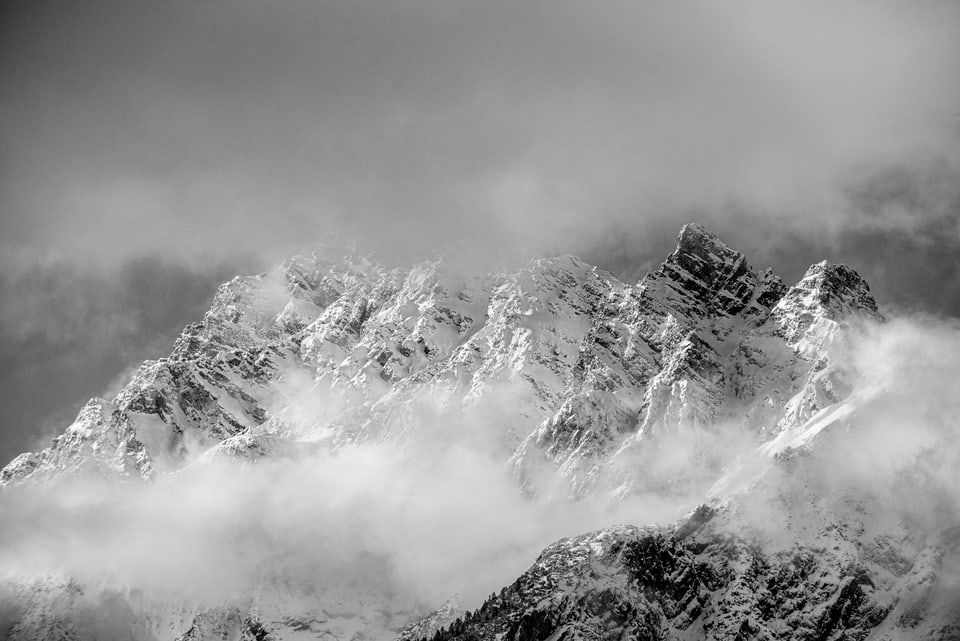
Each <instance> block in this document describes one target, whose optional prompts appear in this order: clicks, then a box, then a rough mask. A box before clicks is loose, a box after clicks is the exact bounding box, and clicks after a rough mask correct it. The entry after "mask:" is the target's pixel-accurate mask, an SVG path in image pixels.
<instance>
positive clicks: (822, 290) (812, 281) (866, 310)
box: [789, 260, 879, 316]
mask: <svg viewBox="0 0 960 641" xmlns="http://www.w3.org/2000/svg"><path fill="white" fill-rule="evenodd" d="M801 293H803V294H805V295H806V296H809V297H811V298H812V299H813V300H815V301H816V303H817V304H819V305H820V306H821V307H823V308H824V310H826V312H827V313H828V314H829V315H832V316H841V315H844V314H849V313H851V312H858V313H862V314H868V315H871V316H877V315H878V314H879V312H878V309H877V301H876V300H874V298H873V295H872V294H871V293H870V286H869V285H868V284H867V281H865V280H864V279H863V277H862V276H860V274H858V273H857V272H856V271H855V270H854V269H852V268H850V267H847V266H846V265H842V264H831V263H828V262H827V261H826V260H822V261H820V262H819V263H815V264H813V265H811V266H810V268H809V269H808V270H807V272H806V273H805V274H804V275H803V278H801V279H800V282H799V283H797V284H796V286H795V287H793V288H791V291H790V292H789V294H790V295H799V294H801Z"/></svg>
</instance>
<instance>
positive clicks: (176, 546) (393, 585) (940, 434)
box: [0, 317, 960, 625]
mask: <svg viewBox="0 0 960 641" xmlns="http://www.w3.org/2000/svg"><path fill="white" fill-rule="evenodd" d="M836 350H837V351H836V352H835V353H834V358H835V359H837V362H839V363H840V364H841V366H842V367H843V368H844V369H845V370H846V372H847V374H846V375H847V376H849V377H850V381H851V382H852V390H853V391H852V393H851V396H850V397H849V402H851V403H853V404H854V407H855V411H854V412H853V414H852V415H851V416H850V419H849V420H847V421H844V422H842V423H838V424H834V425H831V426H830V427H828V428H827V429H826V430H824V431H823V432H821V433H820V434H819V435H818V436H817V437H816V438H815V439H814V440H812V441H808V445H809V444H812V445H811V447H813V449H812V452H813V454H812V456H811V455H801V457H800V461H801V462H800V464H799V465H800V467H797V465H794V464H790V463H789V462H784V463H780V464H778V465H776V466H774V467H773V468H771V469H768V471H767V472H766V476H765V477H762V479H761V481H762V482H761V485H759V486H757V485H754V486H753V487H752V489H751V490H750V491H751V492H756V497H755V498H751V495H749V494H748V495H746V496H745V497H744V499H743V501H742V504H741V507H740V510H741V512H740V515H741V517H742V518H744V519H746V520H745V521H744V523H746V524H748V525H752V526H753V527H755V528H756V531H757V532H760V533H761V534H762V535H764V536H765V537H766V539H767V541H768V542H769V543H770V544H771V545H773V546H775V547H776V546H786V547H787V548H791V547H792V546H795V545H796V544H797V543H798V542H801V543H802V542H806V543H808V544H810V543H812V542H814V541H815V539H816V537H817V536H821V535H822V534H821V528H820V527H819V526H818V525H817V526H815V527H813V528H807V529H805V526H804V525H803V523H804V518H806V517H805V516H804V515H807V516H810V517H811V518H813V519H814V520H815V521H816V523H819V522H820V521H819V519H821V518H823V517H824V516H825V515H831V514H845V515H846V518H849V517H850V515H851V514H854V515H855V512H854V513H851V512H850V506H851V500H853V501H854V503H857V502H859V503H861V504H865V503H864V502H867V503H869V502H871V501H873V502H874V503H875V505H878V506H879V505H882V506H883V509H879V510H874V509H870V510H867V511H866V512H865V513H863V517H862V518H864V519H865V521H864V523H865V524H866V525H865V527H866V528H867V529H866V534H865V536H872V535H875V534H877V533H883V532H903V530H901V529H898V528H902V527H904V524H908V526H909V528H912V529H908V530H906V531H907V532H909V533H910V534H909V535H910V536H911V537H919V539H920V540H922V539H924V538H925V537H935V536H938V533H939V532H941V531H944V530H945V529H946V528H949V527H952V526H954V525H955V524H956V522H957V518H958V516H960V482H958V480H957V477H956V474H955V470H956V469H957V467H956V466H957V465H958V464H960V448H958V447H957V442H958V440H957V429H958V427H957V422H956V416H957V415H958V410H960V407H958V403H960V397H958V395H957V393H956V381H957V380H958V378H960V371H958V368H960V325H958V324H957V323H956V322H954V321H947V320H943V319H935V318H932V317H896V318H893V319H891V320H889V321H887V322H885V323H878V324H870V325H867V326H865V327H863V328H860V329H852V330H850V333H849V340H848V341H845V342H844V343H842V344H840V345H838V347H837V348H836ZM282 391H283V393H284V395H285V396H286V397H287V398H290V399H292V402H293V405H292V406H291V409H290V410H289V411H287V412H286V413H284V414H283V416H284V419H283V420H284V421H286V423H285V426H286V428H287V429H309V428H311V427H312V426H314V425H316V424H322V423H325V422H326V421H327V420H329V417H330V411H331V410H330V402H332V400H333V399H332V398H330V397H328V396H327V395H326V393H324V392H321V391H320V390H319V389H318V388H311V387H310V386H309V385H308V384H307V382H306V381H303V380H291V381H290V382H289V384H288V388H287V389H285V390H282ZM507 392H509V390H506V391H505V392H504V393H505V394H506V393H507ZM514 392H515V391H514ZM321 400H322V401H323V402H320V401H321ZM427 400H428V402H427V403H425V404H423V406H422V407H420V408H419V409H418V415H419V417H420V418H419V419H418V421H417V422H415V425H414V427H413V429H412V430H411V431H410V432H409V433H407V434H406V435H404V436H403V437H401V438H399V439H398V438H388V439H386V440H376V441H369V442H366V443H361V444H359V445H353V446H348V447H345V448H341V449H337V450H333V449H331V448H330V447H329V446H328V445H327V444H326V443H327V442H326V441H324V440H322V439H321V440H319V441H314V442H313V443H312V444H306V445H304V446H302V447H300V448H291V449H290V450H289V451H287V452H286V453H284V454H282V455H280V456H279V457H277V458H273V459H270V458H265V459H259V460H252V461H251V460H235V459H229V458H225V457H204V458H202V459H201V460H199V461H197V462H196V463H194V464H192V465H190V466H189V467H187V468H186V469H184V470H183V471H181V472H179V473H177V474H175V475H173V476H170V477H164V478H161V479H160V480H158V481H156V482H154V483H149V484H144V483H140V482H128V483H121V484H117V483H114V482H108V481H105V480H103V479H99V478H98V477H96V476H86V477H79V478H72V479H69V480H64V481H60V482H57V483H54V484H53V485H27V486H20V487H7V488H5V489H4V490H3V492H2V493H0V513H2V514H3V519H2V521H0V576H2V577H3V578H5V579H14V580H15V579H17V578H18V577H19V578H23V577H42V576H49V575H54V576H68V577H72V578H73V579H75V580H76V581H78V582H79V583H80V584H81V585H86V586H94V588H95V589H94V590H93V591H92V592H90V594H91V595H93V597H96V595H97V594H101V597H99V598H102V599H107V600H108V601H109V600H110V599H114V600H116V599H117V597H116V596H111V595H117V594H119V595H127V596H126V597H123V596H121V597H120V600H119V601H117V602H118V603H124V602H125V601H124V600H123V599H129V598H134V596H135V595H137V594H140V593H141V591H146V593H147V594H148V595H149V596H150V597H151V598H166V599H170V600H172V601H174V602H176V603H189V604H191V607H196V608H199V607H203V606H205V605H207V606H212V605H216V604H222V603H225V602H226V603H248V602H249V599H251V598H254V596H255V595H260V598H267V599H269V597H265V596H264V594H265V593H269V590H267V591H266V592H265V591H264V588H263V586H264V585H270V584H271V581H272V582H274V583H273V584H274V585H281V584H282V585H298V586H300V588H299V589H304V587H303V586H310V587H308V588H306V589H307V590H308V592H307V593H309V594H312V596H311V597H310V598H311V599H313V603H315V604H322V607H323V608H325V609H326V611H327V612H328V615H329V616H333V617H335V616H337V615H338V614H339V615H343V616H349V615H350V613H351V612H352V613H353V614H354V615H356V614H358V613H359V612H361V611H367V612H369V611H370V609H371V608H374V609H376V608H382V609H384V610H386V611H391V612H403V611H410V610H412V609H413V608H415V607H420V608H421V609H422V608H427V609H428V608H429V607H430V606H436V605H437V604H439V603H440V602H442V601H443V600H444V599H446V598H448V597H450V596H451V595H454V594H459V595H460V598H461V603H462V604H463V606H464V607H471V608H472V607H475V606H476V605H477V604H479V602H480V601H482V599H483V598H484V596H486V595H487V594H489V593H490V592H491V591H495V590H498V589H499V588H500V587H502V586H503V585H506V584H508V583H509V582H511V581H512V580H513V579H514V578H516V576H517V575H518V574H519V573H520V572H522V571H523V570H524V569H525V568H526V567H528V566H529V564H530V563H532V562H533V560H534V559H535V557H536V555H537V554H538V553H539V551H540V550H541V549H542V548H543V547H544V546H545V545H547V544H548V543H550V542H552V541H554V540H556V539H558V538H560V537H563V536H572V535H576V534H580V533H583V532H585V531H589V530H591V529H595V528H600V527H606V526H609V525H613V524H619V523H633V524H651V523H671V522H674V521H676V520H677V519H679V518H680V517H682V515H683V514H684V513H685V512H687V511H689V510H690V509H692V508H693V507H695V506H696V505H697V504H698V503H699V502H700V501H704V500H707V496H708V494H707V490H708V488H709V487H710V483H711V482H712V481H713V480H715V478H716V476H719V475H721V474H723V473H726V472H729V471H731V470H733V469H734V468H735V467H736V466H737V465H740V464H744V463H747V464H749V462H750V459H749V457H747V456H746V454H747V453H748V452H749V451H750V445H749V444H748V441H747V440H746V439H744V438H743V437H744V433H743V431H742V430H741V429H738V428H736V426H731V425H726V424H725V425H721V426H717V427H716V428H715V429H714V431H712V432H711V433H708V434H705V435H703V438H700V439H698V438H695V437H694V436H693V435H691V434H690V433H680V434H677V435H675V437H671V436H670V435H666V436H665V437H664V438H663V440H662V441H660V442H659V444H658V447H659V450H658V452H657V455H656V456H655V457H653V458H652V459H651V458H650V457H648V458H646V459H643V458H640V459H634V460H636V461H638V463H637V464H638V466H641V467H642V468H643V469H638V470H637V474H638V478H640V479H642V480H643V482H640V483H637V485H636V487H635V490H637V491H636V492H635V493H634V494H632V495H629V496H628V497H626V498H624V499H614V498H613V497H612V496H611V495H610V494H609V493H607V492H597V493H594V494H592V495H589V496H587V497H586V498H584V499H582V500H579V501H575V502H572V501H571V500H570V499H569V493H568V492H566V491H564V490H563V489H562V487H563V486H562V483H560V482H559V481H558V480H557V479H553V481H551V478H549V477H548V476H544V477H542V478H539V479H537V482H538V483H539V487H540V489H541V491H540V492H538V493H537V495H536V497H531V496H530V494H529V493H523V492H521V491H520V487H519V486H518V483H517V481H516V480H515V479H514V478H513V476H512V474H511V470H510V468H509V467H508V466H507V464H506V461H505V457H504V455H503V451H502V448H498V447H497V444H498V442H499V441H498V439H499V438H500V436H499V435H500V432H499V431H498V430H499V422H498V418H497V416H496V415H495V414H491V413H490V412H491V411H492V410H489V409H484V410H482V411H479V412H473V413H470V412H467V413H464V412H456V413H454V412H447V413H444V412H442V411H437V410H436V407H433V406H431V404H430V403H429V399H427ZM439 405H440V404H438V406H439ZM500 411H506V410H503V409H501V410H500ZM314 437H316V434H314ZM635 446H636V447H639V448H643V447H644V446H653V443H652V442H644V441H640V442H639V443H638V444H635ZM705 450H709V451H710V452H712V453H713V456H714V457H715V459H716V460H714V463H715V464H716V465H715V467H713V468H710V469H711V471H712V472H713V474H715V475H716V476H714V477H711V478H704V477H703V469H702V455H703V452H704V451H705ZM644 460H646V461H647V462H648V463H649V462H651V460H652V461H653V462H655V463H658V465H657V466H652V467H649V468H648V467H647V466H646V464H645V463H643V461H644ZM684 465H686V467H687V471H689V472H690V475H689V478H691V479H692V480H691V481H690V482H688V484H687V485H686V486H685V490H686V491H685V493H678V491H677V489H676V488H677V486H676V484H675V483H674V484H672V486H671V489H670V491H669V492H664V491H663V488H665V487H666V486H667V483H663V482H662V481H664V480H668V479H669V480H672V479H675V478H676V475H677V474H678V473H682V472H683V471H684ZM656 475H663V476H662V478H652V476H656ZM551 482H552V483H553V485H552V487H551ZM764 484H766V487H768V488H769V487H772V488H773V493H772V494H771V493H770V492H765V491H764V487H765V485H764ZM758 488H759V491H758ZM551 489H552V491H551ZM771 496H772V497H774V500H770V497H771ZM785 497H786V498H785ZM856 518H860V517H856ZM787 524H791V525H790V526H789V527H788V526H787ZM807 536H811V537H813V538H811V539H809V540H807V539H806V538H805V537H807ZM277 589H279V588H277ZM100 590H103V592H102V593H101V592H99V591H100ZM311 591H312V592H311ZM131 595H134V596H131ZM15 603H16V599H15V598H13V599H12V600H10V601H8V602H6V605H5V607H7V608H10V607H15V606H13V605H12V604H15ZM96 603H98V604H99V605H95V607H98V608H99V607H107V606H104V605H103V604H102V603H100V602H99V601H97V602H96ZM111 603H112V601H111ZM371 604H373V605H371ZM110 607H111V608H115V604H114V606H110ZM124 607H126V606H124ZM123 612H126V610H123ZM331 613H332V614H331ZM7 616H9V612H7ZM118 616H119V615H118ZM124 616H126V615H124ZM2 618H3V617H0V619H2ZM124 620H125V619H124ZM101 623H102V622H101ZM98 625H99V624H98Z"/></svg>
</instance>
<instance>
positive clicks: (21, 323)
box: [0, 0, 960, 460]
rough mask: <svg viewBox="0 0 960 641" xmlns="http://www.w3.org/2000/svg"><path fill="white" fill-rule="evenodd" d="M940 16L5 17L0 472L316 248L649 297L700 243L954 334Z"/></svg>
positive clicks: (951, 146) (73, 7)
mask: <svg viewBox="0 0 960 641" xmlns="http://www.w3.org/2000/svg"><path fill="white" fill-rule="evenodd" d="M957 78H960V5H957V4H956V3H954V2H949V1H942V2H937V1H929V2H924V1H920V2H906V1H904V2H896V1H871V2H866V1H855V2H844V3H832V2H818V1H814V2H805V3H787V2H759V1H745V2H740V3H736V4H717V3H708V2H685V1H681V2H671V3H669V4H667V3H653V2H611V3H604V4H597V3H587V2H565V3H561V4H558V3H549V2H525V3H513V2H483V3H480V2H477V3H473V2H454V3H449V2H443V3H441V2H436V3H428V2H408V1H401V2H390V3H371V2H306V1H303V2H297V1H291V2H285V3H282V4H277V3H262V2H253V1H247V2H229V3H227V2H218V1H211V2H204V3H196V2H178V1H173V2H163V3H148V2H108V1H104V0H95V1H92V2H85V3H82V4H78V3H69V2H52V1H43V0H40V1H18V0H14V1H11V2H5V3H3V6H2V8H0V267H2V277H0V355H2V360H3V373H2V378H0V403H2V404H3V406H4V408H5V412H4V422H3V423H2V425H0V459H3V460H7V459H9V458H11V457H12V456H14V455H15V454H17V453H18V452H20V451H22V450H24V449H27V448H30V447H34V446H35V441H36V439H37V438H39V437H42V436H49V435H50V434H52V433H57V432H59V431H61V430H62V428H63V427H64V426H65V425H66V424H67V423H68V422H69V420H70V418H71V415H72V414H73V413H75V411H76V410H77V408H78V407H79V405H80V404H81V403H82V402H83V400H85V399H86V398H87V397H89V396H91V395H93V394H98V393H102V392H103V390H104V389H105V388H107V387H108V386H109V384H110V382H111V381H112V380H113V379H115V378H116V377H118V376H120V375H121V374H122V372H123V370H124V368H125V367H127V366H129V365H133V364H135V363H136V362H137V361H139V360H141V359H143V358H146V357H159V356H162V355H163V354H164V353H165V352H166V351H167V346H168V345H169V342H170V340H171V339H172V337H173V336H174V335H175V334H176V333H177V332H178V331H179V329H180V328H181V327H182V325H183V324H185V323H186V322H188V321H190V320H194V319H197V318H198V317H199V316H200V315H201V314H202V313H203V310H204V308H205V307H206V303H207V301H208V300H209V298H210V297H212V294H213V291H214V289H215V287H216V283H218V282H220V281H221V280H223V279H225V278H227V277H229V276H230V275H232V274H234V273H248V272H255V271H259V270H260V269H262V268H263V267H264V266H266V265H269V264H272V263H273V262H275V261H277V260H278V259H279V258H281V257H282V256H283V255H285V254H286V253H288V252H291V251H294V250H296V249H298V248H300V247H303V246H304V245H309V244H311V243H312V242H313V241H314V239H317V238H319V237H321V236H323V235H326V234H335V235H337V236H339V237H342V238H346V239H349V240H351V241H353V242H356V243H357V244H358V246H359V247H361V248H363V249H373V250H376V251H378V252H379V253H380V254H382V255H383V256H385V257H386V258H387V259H389V260H397V261H412V260H416V259H418V258H421V257H423V256H425V255H427V254H429V253H431V252H433V251H435V250H436V249H437V247H439V246H441V245H443V244H445V243H449V242H458V241H462V240H463V239H469V240H470V241H471V242H473V243H475V244H476V245H478V246H479V247H480V249H481V250H487V251H497V252H501V251H508V250H511V249H517V250H519V251H524V252H529V253H533V254H536V253H558V252H570V253H576V254H580V255H582V256H584V258H586V259H587V260H591V261H592V262H596V263H600V264H601V265H603V266H604V267H607V268H610V269H613V270H614V271H616V272H617V273H618V274H621V275H624V276H629V277H633V278H635V277H639V276H640V275H642V273H643V272H644V271H646V270H647V269H649V268H650V267H651V266H653V265H655V264H656V262H657V261H658V260H660V259H661V258H662V257H663V256H664V255H665V254H666V253H667V252H668V251H669V250H670V248H671V245H672V240H673V238H674V236H675V234H676V232H677V230H678V229H679V227H680V224H681V223H682V222H686V221H688V220H698V221H700V222H703V223H705V224H707V225H708V226H709V227H711V228H712V229H713V230H714V231H716V232H717V233H718V234H719V235H720V236H721V238H724V239H725V240H727V241H728V242H729V243H730V244H731V245H732V246H735V247H737V248H738V249H741V250H743V251H745V252H746V253H747V255H748V256H749V257H750V259H751V262H752V263H753V264H755V265H756V266H757V267H761V268H762V267H765V266H767V265H772V266H773V267H774V268H775V269H776V270H778V271H779V272H781V273H782V274H783V275H784V277H785V278H786V279H787V280H795V279H796V278H797V277H798V276H799V275H800V273H801V272H802V269H803V268H804V267H806V265H808V264H810V263H812V262H815V261H817V260H820V259H822V258H828V259H831V260H835V261H840V262H845V263H848V264H851V265H852V266H854V267H855V268H856V269H858V270H859V271H860V272H861V273H863V275H864V276H865V277H866V278H867V280H868V281H869V282H870V283H871V284H872V285H873V287H874V291H875V293H876V295H877V298H878V299H879V300H880V301H881V303H884V304H886V305H888V306H894V307H907V308H913V309H920V310H926V311H929V312H934V313H940V314H947V315H954V316H956V315H958V314H960V279H958V272H960V222H958V221H960V181H958V163H960V121H958V118H960V83H958V82H957Z"/></svg>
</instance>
